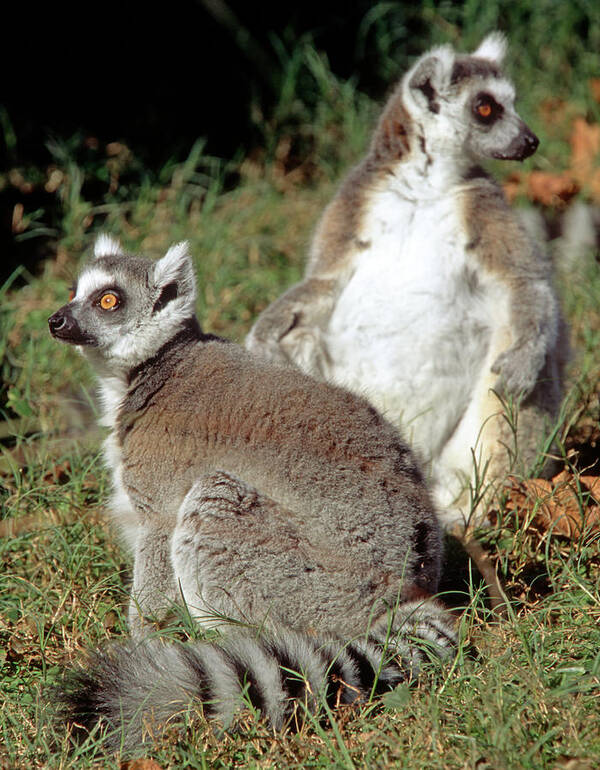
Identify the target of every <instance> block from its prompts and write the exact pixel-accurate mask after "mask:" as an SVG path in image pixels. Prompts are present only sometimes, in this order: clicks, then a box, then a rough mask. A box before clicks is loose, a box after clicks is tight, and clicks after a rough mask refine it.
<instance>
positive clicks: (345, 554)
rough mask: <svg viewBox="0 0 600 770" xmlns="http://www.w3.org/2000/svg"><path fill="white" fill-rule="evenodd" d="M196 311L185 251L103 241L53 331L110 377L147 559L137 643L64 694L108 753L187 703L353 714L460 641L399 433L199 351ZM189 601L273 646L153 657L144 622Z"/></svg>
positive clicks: (317, 387)
mask: <svg viewBox="0 0 600 770" xmlns="http://www.w3.org/2000/svg"><path fill="white" fill-rule="evenodd" d="M195 300H196V291H195V280H194V273H193V266H192V262H191V259H190V257H189V254H188V249H187V245H186V244H185V243H183V244H178V245H176V246H173V247H172V248H171V249H169V251H168V252H167V254H166V255H165V256H164V257H163V258H162V259H160V260H159V261H157V262H152V261H151V260H147V259H144V258H142V257H134V256H126V255H124V254H123V253H122V251H121V248H120V246H119V244H118V243H117V242H116V241H114V240H112V239H110V238H108V237H106V236H102V237H101V238H99V239H98V241H97V242H96V247H95V259H94V260H93V261H92V262H91V263H89V264H88V265H87V266H86V267H85V268H84V269H83V271H82V273H81V275H80V277H79V279H78V281H77V284H76V287H75V288H74V291H73V295H72V299H71V301H70V302H69V303H68V304H66V305H65V306H64V307H62V308H61V309H60V310H58V311H57V312H56V313H54V315H53V316H52V317H51V318H50V319H49V325H50V330H51V333H52V334H53V336H54V337H55V338H56V339H58V340H61V341H63V342H68V343H71V344H73V345H76V346H77V347H78V348H79V349H80V351H81V352H82V353H83V354H84V355H85V357H86V358H87V359H88V360H89V362H90V363H91V365H92V367H93V368H94V370H95V372H96V374H97V376H98V378H99V382H100V388H101V396H102V404H103V417H102V422H103V424H104V425H106V426H108V427H109V428H110V434H109V436H108V438H107V440H106V444H105V458H106V462H107V464H108V466H109V468H110V469H111V472H112V480H113V487H114V496H113V506H112V508H113V515H114V518H115V520H116V522H117V524H118V525H119V527H120V528H121V530H122V532H123V534H124V536H125V538H126V540H127V541H128V543H129V545H130V546H131V548H132V550H133V553H134V560H135V561H134V571H133V589H132V601H131V608H130V625H131V626H132V629H133V631H134V632H136V631H137V637H138V638H136V639H135V640H134V641H133V642H132V643H131V644H125V645H121V646H117V647H116V648H114V649H112V650H111V649H109V650H107V651H105V652H100V653H98V654H97V656H96V657H95V658H94V659H93V660H92V662H91V663H90V664H89V666H88V667H83V668H80V669H79V671H78V672H75V673H74V674H72V676H71V678H70V679H67V684H66V685H65V691H64V697H65V698H66V699H67V701H68V703H69V704H70V709H71V712H70V713H71V719H72V721H73V723H74V724H75V725H84V726H87V727H91V726H93V725H94V724H95V723H96V722H97V721H98V719H100V718H103V719H104V720H106V721H107V722H108V724H109V725H110V726H112V727H113V728H115V737H114V739H113V740H114V741H116V743H114V742H113V744H112V745H113V746H115V745H117V743H118V741H119V740H120V736H121V731H122V732H123V734H124V735H125V738H124V741H125V744H124V745H126V746H128V747H131V746H135V745H136V743H137V742H139V741H140V740H141V737H142V733H143V726H144V725H146V724H147V723H149V722H150V721H152V719H154V720H155V721H156V722H157V723H158V724H159V725H160V724H164V723H165V722H166V721H168V720H169V719H170V718H171V717H173V716H174V715H175V714H177V713H178V712H179V711H180V710H181V709H182V707H183V705H184V704H186V703H188V702H189V700H190V698H191V697H192V696H193V697H195V698H197V699H199V700H201V701H202V702H203V704H204V710H205V711H206V712H207V713H213V714H216V715H217V716H219V717H220V718H221V719H223V720H225V721H226V720H227V719H228V718H230V716H231V713H232V711H233V710H234V708H235V706H236V704H238V703H239V700H240V697H239V696H240V694H241V692H242V691H246V694H247V696H248V697H249V698H250V699H251V701H252V702H253V703H254V705H255V706H257V707H259V708H260V709H261V710H262V711H263V713H265V714H266V715H267V717H268V718H269V719H270V720H271V722H272V724H273V725H274V726H276V727H281V726H282V725H283V724H284V723H285V721H286V720H287V719H289V718H290V715H291V714H292V711H293V702H292V696H294V695H295V696H297V699H298V698H299V699H300V700H307V701H308V705H311V703H312V699H314V698H316V697H317V696H318V695H320V694H324V693H325V694H326V697H328V698H329V699H331V698H333V701H335V700H336V699H341V701H342V702H349V701H352V700H354V699H355V698H356V697H358V695H359V694H360V693H361V692H362V693H363V694H364V693H365V692H367V693H369V692H375V691H380V689H381V688H386V687H388V686H394V684H395V683H397V682H398V681H400V680H401V679H402V678H405V677H406V676H407V673H408V675H410V672H411V671H415V670H416V669H417V668H418V662H419V659H420V654H421V653H420V652H419V648H418V646H416V645H415V644H414V643H412V642H411V641H410V638H412V637H414V636H416V637H419V638H420V639H421V640H425V641H428V642H430V643H431V644H432V645H433V646H435V647H436V649H437V651H438V654H440V655H441V656H444V655H446V654H447V653H448V650H449V648H451V647H452V645H453V644H454V642H455V632H454V630H453V622H452V620H451V617H450V616H449V615H448V613H447V612H446V610H444V609H443V607H442V606H441V605H440V604H438V603H437V602H436V601H435V599H432V598H431V595H432V594H434V593H435V592H436V590H437V587H438V579H439V575H440V559H441V531H440V526H439V524H438V521H437V519H436V516H435V513H434V510H433V507H432V504H431V502H430V498H429V495H428V492H427V489H426V487H425V484H424V481H423V478H422V474H421V472H420V470H419V466H418V465H417V463H416V461H415V459H414V457H413V455H412V453H411V451H410V450H409V448H408V447H407V446H406V444H405V443H404V442H403V440H402V439H401V437H400V436H399V434H398V432H397V431H396V429H395V428H393V427H392V426H391V425H390V424H389V423H387V422H386V421H385V420H384V419H383V418H382V417H381V416H380V415H379V414H378V413H377V412H376V411H375V409H373V407H372V406H371V405H369V404H368V403H367V402H366V401H364V400H363V399H361V398H359V397H357V396H355V395H353V394H351V393H349V392H347V391H345V390H343V389H341V388H339V387H335V386H333V385H329V384H325V383H321V382H317V381H316V380H314V379H313V378H311V377H308V376H306V375H304V374H303V373H302V372H300V371H299V370H297V369H295V368H292V367H289V366H280V365H277V364H274V363H270V362H267V361H264V360H263V359H261V358H259V357H257V356H254V355H253V354H251V353H249V352H248V351H246V350H244V349H243V348H242V347H240V346H237V345H235V344H233V343H230V342H228V341H226V340H223V339H219V338H217V337H214V336H212V335H210V334H204V333H203V332H202V331H201V329H200V326H199V325H198V321H197V320H196V317H195V313H194V307H195ZM182 601H183V602H185V604H186V605H187V607H188V609H189V612H190V613H191V614H192V616H193V617H194V618H195V619H196V620H197V622H198V623H199V624H200V625H201V626H204V627H212V626H217V625H219V624H220V623H221V622H222V621H223V617H224V616H226V617H228V618H233V619H234V620H237V621H241V622H244V623H251V624H257V625H259V626H261V627H263V628H265V629H266V631H265V633H264V634H262V635H261V634H257V633H256V632H248V633H247V634H245V635H244V634H241V635H234V636H230V638H228V639H227V641H225V642H223V643H222V644H209V643H200V644H197V645H195V646H181V645H180V646H177V645H167V644H163V643H161V642H158V641H156V640H154V641H152V640H150V639H144V637H143V636H142V635H141V632H142V631H143V630H144V628H145V626H144V622H143V620H142V621H140V616H141V617H142V618H146V617H148V616H150V617H154V618H159V619H160V618H161V617H163V616H164V613H165V611H166V610H167V609H168V606H169V605H171V606H172V603H174V602H182ZM334 639H338V640H343V642H342V641H339V642H338V643H337V644H336V642H335V641H334ZM386 639H387V640H388V641H387V649H388V652H387V653H386V652H385V648H386V643H385V640H386ZM390 650H391V652H392V653H393V654H390V652H389V651H390ZM290 669H291V670H294V671H298V672H300V673H301V674H303V675H304V676H305V677H306V680H305V686H301V685H300V684H299V678H298V676H294V675H293V674H291V673H290ZM378 688H379V689H378ZM333 701H331V700H330V702H333Z"/></svg>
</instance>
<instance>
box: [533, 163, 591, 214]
mask: <svg viewBox="0 0 600 770" xmlns="http://www.w3.org/2000/svg"><path fill="white" fill-rule="evenodd" d="M578 192H579V185H578V183H577V180H576V179H575V177H574V175H573V174H571V173H570V172H568V171H563V172H562V173H560V174H551V173H549V172H547V171H532V172H531V173H530V174H529V175H528V177H527V197H528V198H530V199H531V200H532V201H535V202H536V203H541V204H542V205H543V206H554V207H555V208H562V207H564V206H565V204H566V203H567V202H568V201H570V200H571V198H573V197H574V196H575V195H577V193H578Z"/></svg>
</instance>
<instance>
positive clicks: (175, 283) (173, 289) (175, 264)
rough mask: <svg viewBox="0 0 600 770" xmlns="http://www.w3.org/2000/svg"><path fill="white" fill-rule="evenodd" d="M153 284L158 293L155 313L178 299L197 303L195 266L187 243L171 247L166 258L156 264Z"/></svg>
mask: <svg viewBox="0 0 600 770" xmlns="http://www.w3.org/2000/svg"><path fill="white" fill-rule="evenodd" d="M153 283H154V287H155V289H156V290H157V292H158V299H157V300H156V304H155V306H154V310H155V311H157V310H160V309H162V308H163V307H164V306H165V305H166V304H168V303H169V302H170V301H171V300H174V299H176V298H177V297H181V298H185V299H186V300H187V301H189V302H191V303H194V302H195V300H196V281H195V279H194V265H193V263H192V258H191V256H190V251H189V244H188V242H187V241H181V243H176V244H175V245H174V246H171V248H170V249H169V250H168V251H167V253H166V254H165V256H164V257H163V258H162V259H159V260H158V262H156V263H155V265H154V273H153Z"/></svg>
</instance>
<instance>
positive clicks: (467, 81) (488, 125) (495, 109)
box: [382, 32, 538, 162]
mask: <svg viewBox="0 0 600 770" xmlns="http://www.w3.org/2000/svg"><path fill="white" fill-rule="evenodd" d="M505 55H506V40H505V38H504V36H503V35H501V34H500V33H498V32H494V33H492V34H490V35H488V36H487V37H486V38H485V39H484V40H483V42H482V43H481V45H480V46H479V48H477V49H476V50H475V51H474V52H473V53H472V54H469V55H460V54H457V53H456V52H455V51H454V50H453V49H452V47H451V46H449V45H446V46H440V47H438V48H433V49H432V50H431V51H429V52H427V53H426V54H424V55H423V56H422V57H421V58H420V59H419V60H418V61H417V62H416V63H415V64H414V65H413V67H412V68H411V69H410V70H409V71H408V73H407V74H406V75H405V76H404V77H403V79H402V81H401V83H400V84H399V86H398V88H397V89H396V92H395V93H394V94H393V95H392V97H391V98H390V101H389V103H388V106H387V107H386V110H388V111H389V112H390V119H392V120H393V119H394V99H396V100H401V102H402V104H403V107H404V109H405V110H406V111H407V112H408V114H409V116H410V121H409V122H410V124H412V130H411V132H412V133H414V134H415V135H416V138H417V139H418V141H419V142H420V144H421V149H422V150H423V151H424V152H426V153H428V154H429V155H430V156H440V155H441V156H446V157H449V158H455V159H464V160H465V161H466V162H469V161H472V160H473V159H478V158H498V159H502V160H523V159H524V158H527V157H529V156H530V155H532V154H533V153H534V152H535V150H536V149H537V146H538V139H537V137H536V136H535V134H534V133H533V132H532V131H531V130H530V129H529V128H528V127H527V125H526V124H525V123H524V122H523V121H522V120H521V118H520V117H519V115H518V114H517V112H516V111H515V107H514V101H515V89H514V86H513V85H512V83H511V82H510V80H508V79H507V78H506V77H505V76H504V75H503V73H502V69H501V67H502V62H503V60H504V57H505ZM397 109H398V108H397V107H396V110H397ZM384 121H385V111H384V114H383V115H382V122H384ZM389 131H390V129H389V128H388V132H389ZM390 135H392V134H391V133H390Z"/></svg>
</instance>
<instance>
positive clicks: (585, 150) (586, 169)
mask: <svg viewBox="0 0 600 770" xmlns="http://www.w3.org/2000/svg"><path fill="white" fill-rule="evenodd" d="M569 142H570V144H571V171H572V173H573V176H574V178H575V179H576V181H577V182H578V183H579V185H585V184H587V183H588V182H589V180H590V179H591V178H592V176H593V174H594V172H595V171H596V170H597V168H598V164H597V162H596V159H597V156H598V153H599V152H600V125H599V124H598V123H588V122H587V121H586V120H584V118H575V120H574V121H573V129H572V131H571V137H570V139H569Z"/></svg>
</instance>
